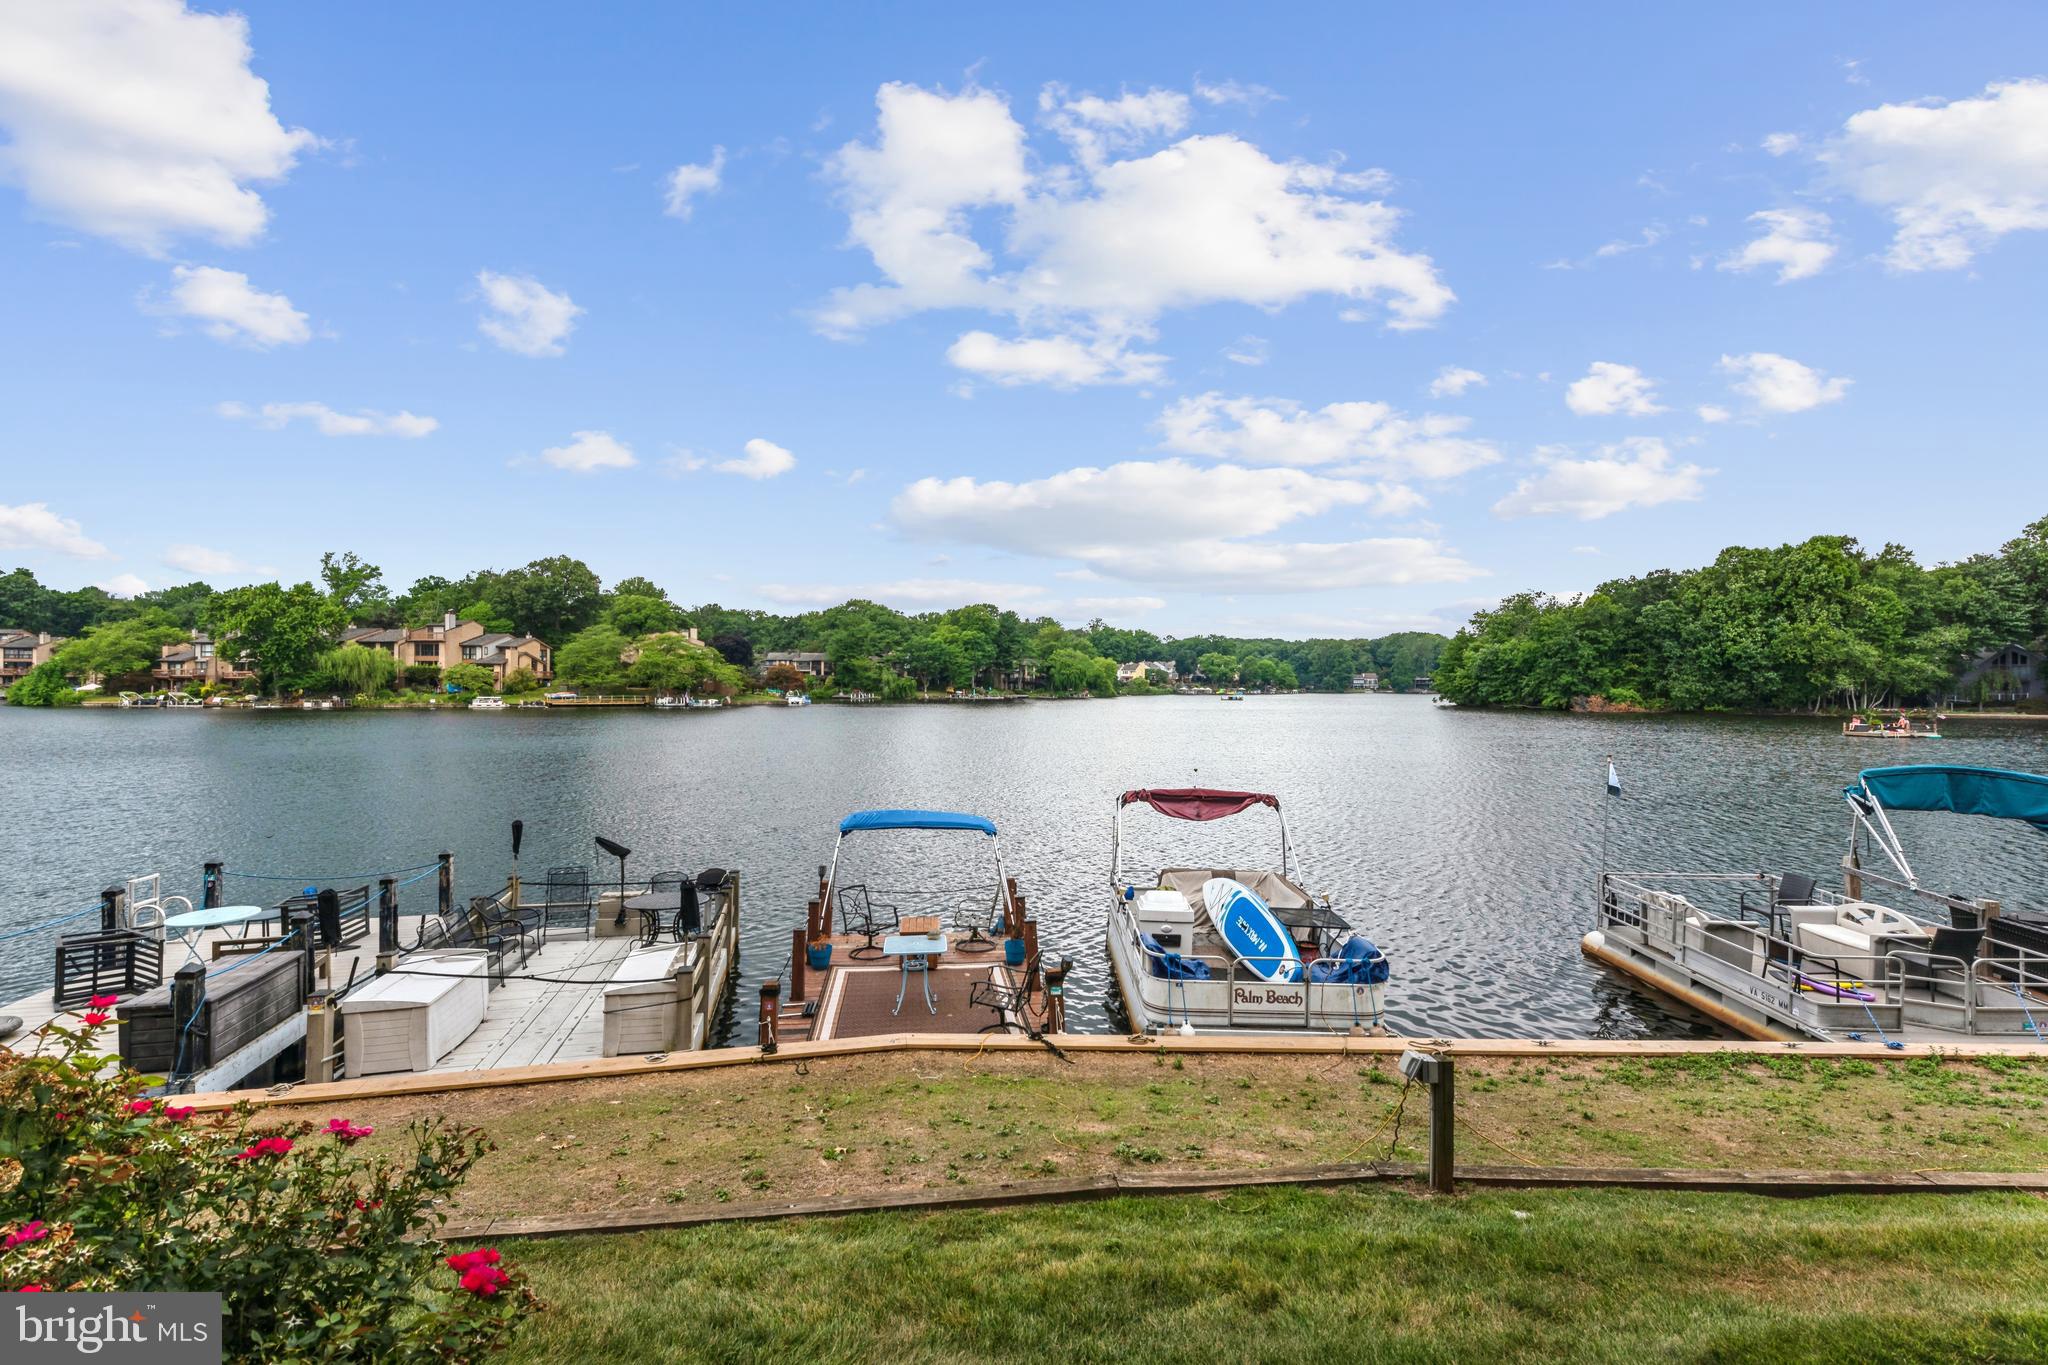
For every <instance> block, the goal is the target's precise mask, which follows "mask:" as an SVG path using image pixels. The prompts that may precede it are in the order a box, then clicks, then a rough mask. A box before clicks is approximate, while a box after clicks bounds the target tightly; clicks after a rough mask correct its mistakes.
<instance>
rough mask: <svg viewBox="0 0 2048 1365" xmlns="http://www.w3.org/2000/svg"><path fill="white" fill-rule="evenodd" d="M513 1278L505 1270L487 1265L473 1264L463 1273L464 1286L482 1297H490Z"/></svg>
mask: <svg viewBox="0 0 2048 1365" xmlns="http://www.w3.org/2000/svg"><path fill="white" fill-rule="evenodd" d="M510 1280H511V1276H509V1275H507V1274H506V1273H505V1272H504V1271H502V1270H498V1269H495V1268H493V1267H491V1266H487V1265H479V1266H471V1267H470V1268H469V1269H468V1270H466V1271H464V1272H463V1274H462V1287H463V1288H464V1289H467V1290H468V1291H469V1292H470V1293H472V1294H475V1295H478V1296H480V1297H482V1298H486V1299H488V1298H490V1297H491V1296H492V1295H494V1294H496V1293H497V1292H498V1291H499V1290H500V1289H503V1288H504V1287H505V1285H506V1284H507V1283H509V1282H510Z"/></svg>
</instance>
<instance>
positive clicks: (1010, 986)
mask: <svg viewBox="0 0 2048 1365" xmlns="http://www.w3.org/2000/svg"><path fill="white" fill-rule="evenodd" d="M1037 981H1038V958H1037V956H1036V955H1034V956H1033V957H1032V959H1031V960H1030V961H1029V962H1027V963H1025V964H1024V976H1023V981H1022V984H1018V983H1016V982H1013V981H1011V980H1010V977H1009V973H1008V972H1007V971H1006V970H1000V969H999V970H997V971H995V972H992V973H991V974H990V975H989V978H988V979H987V980H986V981H977V982H975V983H974V985H973V986H972V987H971V988H970V989H969V990H968V992H967V1008H969V1009H977V1008H987V1009H992V1010H994V1011H995V1012H996V1017H995V1018H994V1019H993V1020H992V1021H990V1022H989V1023H986V1024H983V1025H982V1026H981V1027H980V1028H979V1029H978V1030H976V1031H977V1032H980V1033H993V1032H997V1031H1000V1030H1002V1029H1006V1028H1008V1027H1009V1026H1010V1021H1009V1020H1008V1019H1006V1018H1004V1016H1005V1015H1009V1014H1014V1015H1016V1016H1017V1022H1018V1023H1020V1024H1022V1025H1023V1026H1024V1030H1025V1032H1027V1033H1028V1032H1030V1031H1031V1021H1030V1020H1029V1019H1027V1018H1026V1017H1025V1014H1024V1010H1025V1007H1026V1006H1027V1005H1029V1004H1030V1003H1031V997H1032V996H1033V995H1035V994H1037V993H1038V987H1037V985H1036V983H1037Z"/></svg>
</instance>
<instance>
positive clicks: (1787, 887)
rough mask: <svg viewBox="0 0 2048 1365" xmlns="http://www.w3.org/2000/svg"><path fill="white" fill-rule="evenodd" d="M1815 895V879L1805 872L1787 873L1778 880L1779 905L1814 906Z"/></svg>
mask: <svg viewBox="0 0 2048 1365" xmlns="http://www.w3.org/2000/svg"><path fill="white" fill-rule="evenodd" d="M1813 893H1814V884H1813V878H1811V877H1809V876H1807V875H1806V874H1805V873H1804V872H1787V873H1785V874H1784V875H1783V876H1781V877H1779V878H1778V896H1777V903H1778V904H1779V905H1812V904H1813V903H1814V899H1813Z"/></svg>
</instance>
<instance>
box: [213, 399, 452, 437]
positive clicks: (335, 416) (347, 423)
mask: <svg viewBox="0 0 2048 1365" xmlns="http://www.w3.org/2000/svg"><path fill="white" fill-rule="evenodd" d="M214 411H215V412H218V413H219V414H220V415H221V416H222V417H225V418H228V419H229V420H230V421H238V422H254V423H255V424H256V425H257V426H260V427H263V428H265V429H267V430H270V431H277V430H280V429H281V428H283V427H285V426H287V425H289V424H290V423H292V422H293V421H296V420H299V419H304V420H306V421H309V422H311V423H313V425H314V426H315V427H317V428H318V429H319V432H320V434H321V435H322V436H401V437H404V438H406V439H408V440H417V439H418V438H419V437H422V436H426V435H430V434H431V433H433V432H434V431H436V430H438V429H439V428H440V425H441V423H440V422H439V421H437V420H436V419H434V418H432V417H418V416H415V415H414V414H412V413H410V412H372V411H371V410H370V409H368V408H364V409H363V410H362V411H360V412H336V411H335V410H334V409H333V408H330V407H328V406H327V405H326V404H325V403H265V404H264V405H263V406H262V407H260V408H252V407H250V406H249V405H248V404H246V403H222V404H220V405H219V406H218V407H217V408H215V409H214Z"/></svg>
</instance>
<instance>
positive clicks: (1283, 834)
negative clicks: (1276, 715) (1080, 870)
mask: <svg viewBox="0 0 2048 1365" xmlns="http://www.w3.org/2000/svg"><path fill="white" fill-rule="evenodd" d="M1133 802H1137V803H1141V804H1143V805H1147V806H1150V807H1151V808H1152V809H1153V810H1156V811H1158V812H1159V813H1160V814H1161V815H1164V816H1167V817H1169V818H1171V819H1174V820H1221V819H1224V818H1225V817H1227V816H1232V815H1236V814H1237V813H1238V812H1240V811H1245V810H1250V809H1251V808H1252V807H1253V806H1271V807H1272V808H1273V814H1274V816H1275V817H1276V818H1277V819H1278V820H1279V821H1280V877H1281V880H1283V881H1288V880H1292V875H1293V874H1292V873H1290V872H1289V871H1288V866H1287V856H1288V855H1287V817H1286V816H1285V815H1283V814H1281V812H1280V798H1279V797H1277V796H1274V795H1273V794H1272V793H1270V792H1226V791H1217V790H1216V789H1214V788H1213V787H1146V788H1142V789H1140V790H1138V791H1128V792H1125V793H1124V794H1123V795H1122V796H1119V797H1118V798H1117V799H1116V819H1115V821H1114V834H1113V836H1112V839H1111V844H1110V854H1109V882H1110V885H1111V886H1116V885H1119V884H1120V883H1121V881H1122V873H1123V865H1124V807H1125V806H1128V805H1131V804H1132V803H1133Z"/></svg>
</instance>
